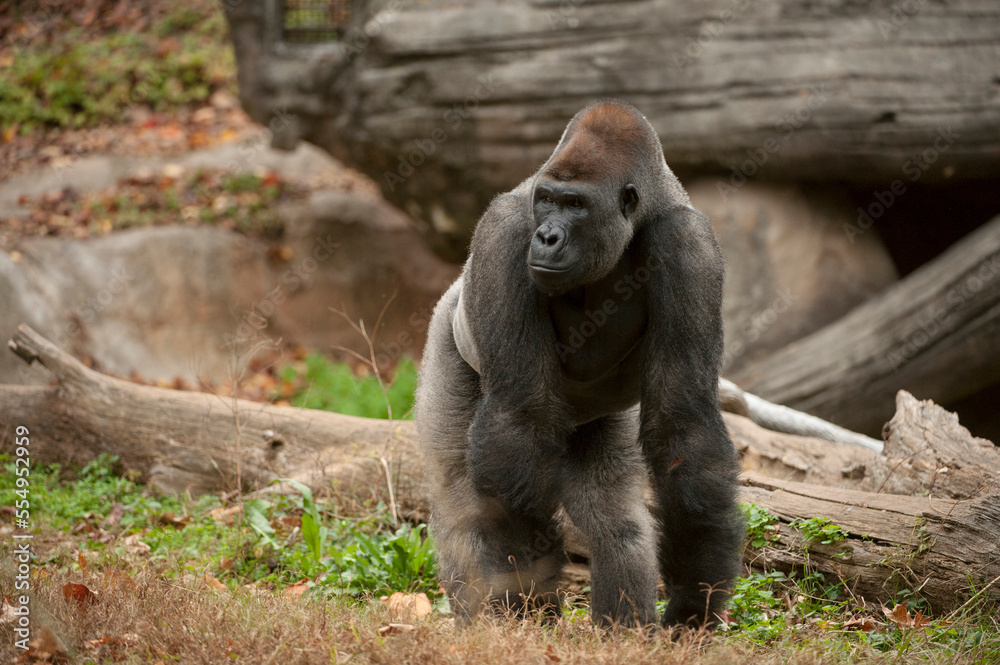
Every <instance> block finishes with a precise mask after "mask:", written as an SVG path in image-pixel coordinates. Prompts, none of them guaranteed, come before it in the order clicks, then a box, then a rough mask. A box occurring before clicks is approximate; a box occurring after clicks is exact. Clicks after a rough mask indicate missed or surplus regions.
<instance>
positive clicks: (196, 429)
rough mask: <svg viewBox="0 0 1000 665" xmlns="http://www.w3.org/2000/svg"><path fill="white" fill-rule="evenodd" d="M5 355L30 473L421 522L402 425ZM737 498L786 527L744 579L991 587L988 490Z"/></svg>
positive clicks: (761, 484)
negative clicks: (388, 512)
mask: <svg viewBox="0 0 1000 665" xmlns="http://www.w3.org/2000/svg"><path fill="white" fill-rule="evenodd" d="M10 346H11V348H12V350H13V351H14V352H15V353H17V354H18V355H19V356H20V357H22V358H23V359H25V360H27V361H29V362H31V361H34V360H38V361H40V362H41V363H42V364H43V365H44V366H45V367H46V368H48V369H49V370H51V371H52V372H53V373H54V374H55V376H56V378H57V380H58V384H57V385H52V386H44V387H40V386H0V443H2V445H3V446H4V447H5V448H7V449H10V448H11V447H12V446H13V440H14V436H15V432H16V428H17V427H19V426H24V427H27V428H28V430H29V438H30V441H31V443H30V444H29V445H30V451H31V457H32V460H33V461H37V462H45V461H60V462H66V461H80V462H82V461H86V460H89V459H91V458H93V457H94V456H95V455H97V454H98V453H101V452H108V453H114V454H116V455H119V456H120V457H121V458H122V462H123V464H124V466H125V467H126V468H130V469H135V470H137V471H140V472H141V473H143V474H144V475H145V478H146V480H147V482H149V483H150V484H151V485H153V486H154V487H157V488H158V489H160V490H163V491H168V492H182V491H185V490H187V491H191V492H193V493H202V492H212V491H219V490H228V489H232V488H234V487H236V486H237V484H239V485H240V486H241V487H243V488H244V489H248V490H251V489H258V488H264V487H266V486H267V484H268V483H270V482H271V481H273V480H276V479H279V478H292V479H296V480H299V481H301V482H304V483H306V484H308V485H310V486H312V487H313V488H315V489H317V490H328V489H329V488H331V486H332V485H334V484H335V485H336V487H337V489H338V490H339V491H342V492H349V493H354V494H356V495H360V496H370V495H371V493H373V492H377V493H381V492H382V491H383V488H385V487H386V482H385V477H386V475H385V472H386V471H387V470H391V473H392V478H393V486H394V487H395V490H396V492H395V497H396V498H397V500H398V503H399V504H400V507H401V508H402V509H404V510H407V509H409V510H414V511H417V512H418V513H422V512H423V510H424V509H425V508H426V505H427V502H426V498H425V494H424V491H423V488H422V486H421V473H420V462H419V458H418V456H417V455H416V451H415V440H414V433H413V427H412V423H409V422H399V423H393V422H389V421H379V420H370V419H366V418H354V417H351V416H344V415H339V414H333V413H326V412H322V411H313V410H309V409H294V408H289V407H276V406H271V405H267V404H260V403H257V402H249V401H245V400H235V399H227V398H220V397H216V396H213V395H209V394H205V393H190V392H180V391H174V390H167V389H162V388H155V387H148V386H140V385H136V384H132V383H128V382H126V381H122V380H119V379H113V378H110V377H107V376H103V375H101V374H98V373H97V372H94V371H93V370H90V369H88V368H87V367H85V366H84V365H82V364H81V363H79V362H78V361H76V360H75V359H73V358H72V357H70V356H69V355H67V354H66V353H64V352H62V351H61V350H60V349H58V348H57V347H55V346H54V345H53V344H51V343H50V342H48V341H47V340H45V339H44V338H42V337H41V336H40V335H38V334H37V333H35V332H34V331H32V330H31V329H30V328H27V327H26V326H21V327H20V328H19V329H18V332H17V334H16V335H15V337H14V339H13V340H12V341H11V343H10ZM907 405H908V406H907V409H908V410H907V411H906V412H905V413H907V414H910V415H907V416H905V417H903V418H902V419H901V421H900V422H898V423H897V424H896V425H895V428H896V430H897V431H898V432H899V433H900V436H907V437H909V439H908V440H910V441H911V442H912V443H911V444H910V445H911V446H912V445H915V446H918V447H919V445H920V443H919V441H918V440H917V439H919V435H918V434H916V432H917V431H918V430H919V427H920V426H919V424H916V423H913V422H912V419H913V417H914V415H913V414H917V415H920V414H924V413H925V412H926V411H927V409H926V408H925V407H918V406H913V405H912V404H909V403H907ZM726 420H727V423H728V425H729V428H730V431H731V433H732V435H733V438H734V440H735V441H736V443H737V445H738V446H739V447H740V448H741V449H742V450H743V451H744V456H745V459H748V458H749V459H750V460H751V463H750V466H752V467H753V468H760V469H766V470H768V471H769V472H771V473H774V474H777V475H779V476H784V477H787V476H793V477H800V478H808V479H811V480H824V481H829V482H830V483H831V484H843V483H850V482H854V481H856V480H858V478H855V477H854V476H853V475H852V474H854V473H855V472H856V471H857V464H858V463H859V462H858V460H859V459H860V460H867V461H868V463H869V464H871V463H874V462H873V460H875V459H877V458H878V457H879V456H878V455H876V454H875V453H873V452H871V451H869V450H865V449H862V448H859V447H856V446H850V445H846V444H836V443H831V442H828V441H822V440H818V439H806V438H803V437H796V436H792V435H788V434H781V433H778V432H772V431H768V430H763V429H761V428H759V427H758V426H757V425H754V424H753V423H752V422H750V421H749V420H748V419H746V418H743V417H741V416H737V415H733V414H726ZM921 422H923V421H921ZM955 426H956V427H957V423H955ZM965 435H966V436H967V435H968V433H967V432H966V433H965ZM921 440H926V439H921ZM947 448H948V447H947V446H945V445H937V446H936V449H941V450H945V449H947ZM903 449H905V447H903V448H900V450H903ZM918 452H920V451H918ZM952 454H953V455H960V454H961V453H960V452H954V453H952ZM911 457H915V456H914V455H911ZM935 459H943V458H941V457H940V456H939V457H938V458H935ZM979 461H980V465H981V466H983V467H984V468H983V473H985V474H990V473H992V474H998V473H1000V460H997V461H994V460H991V459H990V458H989V457H988V456H981V458H980V460H979ZM994 462H995V464H996V466H991V465H993V464H994ZM886 463H888V461H887V462H886ZM861 464H862V466H863V465H864V462H861ZM845 465H846V466H845ZM845 470H846V472H845ZM861 476H862V479H863V477H864V473H863V472H862V474H861ZM838 477H839V482H838ZM985 477H987V478H990V477H996V475H994V476H989V475H987V476H985ZM968 481H969V478H968V477H965V478H963V482H968ZM979 484H982V483H979ZM742 500H743V501H752V502H754V503H757V504H758V505H761V506H764V507H766V508H768V509H769V510H770V511H771V512H772V513H773V514H775V515H776V516H777V517H779V518H780V519H781V520H782V522H783V524H782V526H781V527H780V531H779V533H780V538H779V539H778V540H777V541H775V542H774V543H772V544H771V545H769V546H768V547H766V548H764V549H763V550H754V551H750V552H748V555H747V558H746V561H747V563H748V564H750V565H752V566H758V567H759V566H762V565H768V566H778V567H782V568H791V567H795V566H801V565H802V564H804V563H805V561H806V552H807V551H808V560H809V565H810V566H812V567H813V568H815V569H817V570H819V571H821V572H824V573H832V574H839V575H842V576H843V577H844V578H845V579H849V580H850V582H851V584H852V585H853V588H856V589H857V591H856V593H863V594H864V595H866V597H869V598H875V599H881V600H888V599H889V598H891V597H892V595H893V594H894V593H895V590H896V589H897V588H903V587H910V588H914V587H917V586H920V585H923V587H922V589H921V593H922V594H924V595H925V596H926V597H927V598H928V599H929V600H930V602H931V603H932V607H933V608H935V609H936V610H938V609H944V608H946V607H951V606H953V605H954V604H955V602H956V600H960V599H961V598H962V597H963V596H962V593H963V591H964V590H965V589H966V588H967V587H968V583H969V580H970V576H971V580H972V581H973V582H976V583H977V584H982V583H984V582H986V581H989V580H990V579H992V578H993V577H995V576H996V575H997V574H998V573H1000V560H998V559H997V556H996V555H997V544H996V543H997V533H1000V493H997V492H996V488H995V487H994V490H993V492H992V493H989V494H986V495H984V496H982V497H981V498H977V499H973V500H953V499H944V498H933V499H929V498H926V497H925V498H913V497H906V496H895V495H884V494H875V493H869V492H858V491H853V490H845V489H840V488H835V487H829V486H821V485H807V484H804V483H796V482H790V481H783V480H777V479H773V478H768V477H766V476H763V475H762V474H759V473H756V472H752V471H751V472H748V474H747V484H746V487H745V488H744V490H743V495H742ZM812 517H828V518H830V519H831V521H832V522H833V523H835V524H838V525H841V526H843V527H844V528H846V529H847V530H848V531H849V532H850V533H851V537H849V538H848V539H847V540H845V541H843V542H839V543H836V544H834V545H830V546H823V545H819V544H816V543H811V542H810V543H805V542H804V541H803V540H802V537H801V535H800V534H799V533H798V532H797V531H796V530H795V529H792V528H791V527H789V526H788V525H787V523H788V522H790V521H791V520H793V519H795V518H805V519H807V518H812ZM863 535H864V536H868V537H870V538H869V539H866V538H862V537H861V536H863ZM570 542H573V539H572V538H570ZM578 553H582V550H578Z"/></svg>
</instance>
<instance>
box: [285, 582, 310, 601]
mask: <svg viewBox="0 0 1000 665" xmlns="http://www.w3.org/2000/svg"><path fill="white" fill-rule="evenodd" d="M307 581H308V580H307V579H306V580H302V581H301V582H296V583H295V584H292V585H289V586H287V587H285V591H284V596H285V597H286V598H298V597H299V596H301V595H302V594H304V593H305V592H306V591H308V590H309V585H308V584H307V583H306V582H307Z"/></svg>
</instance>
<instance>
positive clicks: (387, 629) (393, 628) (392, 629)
mask: <svg viewBox="0 0 1000 665" xmlns="http://www.w3.org/2000/svg"><path fill="white" fill-rule="evenodd" d="M416 629H417V627H416V626H414V625H412V624H409V623H390V624H388V625H386V626H382V627H381V628H379V629H378V634H379V635H381V636H383V637H385V636H386V635H398V634H400V633H412V632H413V631H415V630H416Z"/></svg>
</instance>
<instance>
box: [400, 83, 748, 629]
mask: <svg viewBox="0 0 1000 665" xmlns="http://www.w3.org/2000/svg"><path fill="white" fill-rule="evenodd" d="M723 272H724V268H723V262H722V256H721V253H720V251H719V247H718V245H717V243H716V240H715V236H714V233H713V230H712V226H711V224H710V222H709V220H708V219H707V218H706V217H705V216H703V215H702V214H701V213H699V212H698V211H697V210H695V209H693V208H692V207H691V203H690V200H689V199H688V196H687V193H686V192H685V191H684V188H683V187H682V186H681V184H680V182H679V181H678V180H677V178H676V177H675V176H674V174H673V173H672V172H671V171H670V169H669V168H668V167H667V164H666V161H665V160H664V157H663V150H662V147H661V145H660V141H659V138H658V136H657V135H656V132H655V130H654V129H653V128H652V126H651V125H650V124H649V122H648V121H647V120H646V119H645V117H643V116H642V115H641V114H640V113H639V112H638V111H637V110H636V109H634V108H633V107H632V106H629V105H627V104H625V103H622V102H618V101H605V102H600V103H596V104H593V105H591V106H588V107H587V108H585V109H583V110H582V111H580V112H579V113H578V114H577V115H576V116H575V117H574V118H573V119H572V120H571V121H570V123H569V125H568V126H567V127H566V130H565V131H564V133H563V135H562V138H561V140H560V141H559V144H558V146H557V147H556V149H555V152H553V153H552V156H551V157H550V158H549V160H548V161H547V162H546V163H545V164H544V165H543V166H542V167H541V169H539V171H538V172H537V173H535V174H534V175H533V176H531V177H530V178H528V179H527V180H525V181H524V182H523V183H521V184H520V185H519V186H518V187H517V188H516V189H514V190H513V191H511V192H508V193H506V194H501V195H499V196H497V197H496V198H495V199H494V200H493V202H492V203H491V204H490V206H489V208H488V209H487V210H486V212H485V213H484V215H483V216H482V218H481V219H480V221H479V224H478V225H477V227H476V230H475V233H474V236H473V239H472V244H471V247H470V255H469V258H468V261H467V262H466V264H465V267H464V269H463V272H462V275H461V277H460V278H459V279H458V280H457V281H456V282H455V284H454V285H452V286H451V288H450V289H449V290H448V291H447V292H446V293H445V294H444V296H443V297H442V298H441V301H440V302H439V303H438V305H437V307H436V308H435V310H434V314H433V317H432V320H431V324H430V329H429V333H428V342H427V347H426V349H425V352H424V360H423V365H422V368H421V371H420V379H419V385H418V389H417V403H416V409H415V414H416V420H417V428H418V433H419V441H420V447H421V450H422V454H423V456H424V459H425V468H426V477H427V480H428V484H429V492H430V497H431V529H432V531H433V533H434V535H435V538H436V541H437V548H438V556H439V570H440V577H441V581H442V584H443V586H444V588H445V590H446V591H447V593H448V596H449V599H450V601H451V604H452V608H453V610H454V612H455V614H456V617H457V618H458V620H459V621H460V623H465V622H468V621H469V620H470V619H471V618H472V617H474V616H475V615H476V614H477V613H478V612H480V611H481V610H483V609H484V608H485V609H487V610H488V611H491V612H495V613H503V612H515V613H521V612H528V611H539V610H540V611H542V612H544V613H547V614H548V615H550V616H558V614H559V612H560V598H559V595H558V592H557V585H558V580H559V575H560V572H561V569H562V567H563V564H564V563H565V555H564V553H563V542H562V529H561V528H560V519H561V518H562V515H563V511H564V512H565V517H568V518H569V519H570V520H571V521H572V522H573V523H574V524H575V525H576V526H577V527H578V528H579V530H580V531H582V533H583V534H584V535H585V537H586V539H587V545H588V547H589V550H590V556H591V559H590V566H591V577H592V585H591V586H592V597H591V606H592V613H593V617H594V621H595V622H597V623H599V624H601V625H621V626H635V625H646V624H651V623H655V622H656V605H655V603H656V598H657V583H658V575H659V576H662V578H663V581H664V583H665V585H666V587H667V592H668V595H669V597H670V602H669V604H668V606H667V609H666V612H665V614H664V616H663V618H662V620H661V623H662V625H663V626H664V627H668V628H672V627H675V626H679V625H690V626H700V625H705V624H709V625H710V624H712V622H713V621H714V620H715V617H716V616H717V614H718V613H719V612H721V610H722V608H723V606H724V604H725V602H726V599H727V588H728V586H729V585H730V584H731V582H732V580H733V578H734V577H735V576H736V574H737V571H738V566H739V551H738V550H739V547H740V545H741V541H742V537H743V524H742V522H741V519H740V517H739V514H738V511H737V507H736V477H737V474H738V470H739V467H738V460H737V455H736V451H735V448H734V446H733V444H732V442H731V441H730V439H729V436H728V434H727V431H726V428H725V425H724V424H723V420H722V416H721V414H720V411H719V405H718V380H719V369H720V363H721V359H722V349H723V346H722V314H721V305H722V282H723ZM650 497H651V498H652V501H651V502H650V501H649V499H650ZM650 503H651V505H652V506H653V512H652V513H650V508H649V507H648V506H649V505H650ZM657 561H658V563H659V565H658V566H657Z"/></svg>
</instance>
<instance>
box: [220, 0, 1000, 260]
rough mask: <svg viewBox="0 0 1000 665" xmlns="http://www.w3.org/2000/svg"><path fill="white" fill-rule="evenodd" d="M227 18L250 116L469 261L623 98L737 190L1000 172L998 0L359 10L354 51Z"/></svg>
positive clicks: (691, 162) (367, 3) (259, 22)
mask: <svg viewBox="0 0 1000 665" xmlns="http://www.w3.org/2000/svg"><path fill="white" fill-rule="evenodd" d="M225 9H226V15H227V18H228V20H229V25H230V34H231V36H232V39H233V44H234V47H235V53H236V62H237V66H238V75H239V85H240V98H241V100H242V102H243V106H244V108H245V109H247V111H248V112H249V114H250V115H251V117H253V118H254V119H255V120H257V121H258V122H261V123H262V124H270V126H271V127H272V129H273V130H274V131H275V135H276V142H277V143H278V144H281V145H294V143H295V142H296V141H297V140H299V139H300V138H304V139H306V140H308V141H310V142H312V143H315V144H317V145H319V146H321V147H323V148H325V149H327V150H329V151H330V152H331V153H332V154H333V155H334V156H335V157H337V158H338V159H340V160H342V161H344V162H345V163H347V164H349V165H351V166H353V167H355V168H357V169H359V170H361V171H363V172H364V173H367V174H368V175H370V176H371V177H372V178H374V179H375V180H376V181H377V182H378V183H379V184H380V185H381V186H382V190H383V193H384V194H385V196H386V198H387V199H389V200H390V201H391V202H392V203H393V204H395V205H397V206H398V207H400V208H402V209H404V210H406V211H407V212H408V213H410V214H411V215H412V216H414V217H416V218H419V219H421V220H423V221H424V222H425V223H427V224H428V225H429V226H431V227H432V228H434V229H435V230H436V231H438V232H439V233H441V234H445V235H452V236H454V237H455V242H454V245H453V247H452V248H453V249H454V251H455V252H456V253H457V254H459V255H461V254H463V253H464V249H465V242H464V240H465V239H467V237H468V235H470V233H471V229H472V227H473V225H474V223H475V221H476V219H478V217H479V215H480V214H481V213H482V211H483V210H484V209H485V208H486V205H487V204H488V203H489V201H490V199H491V198H492V197H493V196H494V195H495V194H496V193H497V192H501V191H506V190H508V189H511V188H512V187H513V186H515V185H516V184H517V183H518V182H520V181H521V179H523V178H524V177H525V176H526V175H527V174H529V173H531V172H532V171H533V170H534V169H535V168H537V166H538V164H540V163H542V162H544V161H545V159H546V158H547V157H548V155H549V153H550V152H551V150H552V146H553V145H555V143H556V142H557V140H558V139H559V136H560V133H561V132H562V129H563V127H564V126H565V124H566V120H567V119H568V118H569V117H571V116H572V115H573V114H574V113H575V112H576V111H577V110H579V109H580V108H581V107H582V106H584V105H586V104H587V103H588V102H589V101H592V100H594V99H599V98H603V97H620V98H623V99H626V100H628V101H631V102H634V103H635V104H637V105H638V106H639V108H640V109H642V111H643V112H644V113H645V114H646V116H647V117H648V118H649V119H650V121H651V122H652V123H653V125H654V127H655V128H656V130H657V132H658V133H659V135H660V137H661V139H662V141H663V147H664V151H665V153H666V157H667V163H668V164H670V165H671V167H672V168H674V169H675V170H682V171H684V172H691V171H695V170H697V171H701V172H705V173H712V172H714V173H717V174H719V175H722V176H724V178H725V180H724V182H725V183H726V184H729V183H730V178H731V177H732V178H734V179H736V180H735V181H736V182H737V186H739V184H741V183H742V180H740V179H742V178H743V177H744V173H741V172H740V169H744V172H745V173H754V172H756V171H757V166H758V165H760V164H763V163H764V160H766V165H764V166H763V167H762V168H761V171H762V172H764V173H766V176H767V177H769V178H772V179H784V180H796V181H801V180H805V179H809V180H814V181H822V182H829V181H832V180H841V181H846V182H853V183H858V184H862V185H880V186H882V185H887V184H888V183H890V182H892V181H893V180H896V179H899V178H908V177H909V176H910V175H911V172H912V170H913V169H915V168H917V167H918V166H919V167H923V168H925V169H926V170H925V171H923V172H922V179H923V181H924V182H943V181H945V180H946V179H947V178H949V176H951V175H952V173H955V174H959V177H962V178H995V177H997V176H998V175H1000V160H998V159H997V157H998V155H1000V135H998V134H997V132H996V124H995V118H996V114H997V112H998V111H1000V97H997V95H996V94H995V91H996V87H997V79H996V78H995V77H996V70H997V63H998V55H997V50H996V48H997V46H998V45H1000V37H998V35H1000V15H998V14H997V13H996V12H995V11H993V7H992V5H990V3H989V2H988V0H976V1H972V2H967V3H962V4H955V3H950V4H947V5H938V4H935V3H918V5H917V6H915V8H914V9H913V11H901V10H899V9H898V7H890V6H888V5H885V4H881V3H866V4H864V5H863V6H862V5H859V4H857V3H847V4H837V3H834V4H831V3H816V2H812V1H811V0H788V1H786V2H783V3H781V5H780V6H776V5H770V4H766V3H748V2H734V1H733V0H708V1H700V2H694V1H690V0H689V1H686V2H677V1H675V0H640V1H638V2H636V1H624V0H618V1H614V0H612V1H604V2H584V1H583V0H568V1H567V0H563V1H562V2H557V1H555V0H545V1H533V2H528V1H527V0H513V1H509V2H503V3H484V2H479V1H478V0H447V1H445V0H427V1H425V2H376V1H375V0H359V1H358V2H355V3H353V7H352V12H351V13H350V14H349V19H348V20H347V21H345V22H343V23H341V24H339V25H334V26H331V28H332V29H330V30H329V32H330V33H331V34H333V33H334V32H335V31H337V30H339V31H340V32H341V33H342V34H341V36H340V37H339V38H338V39H337V40H330V41H325V42H322V43H318V44H305V45H304V44H298V43H293V39H292V38H293V36H294V35H290V34H287V33H290V32H292V31H291V30H286V29H284V28H283V26H282V19H281V16H280V12H278V11H275V10H274V5H273V3H270V2H268V1H267V0H244V1H243V2H231V3H225ZM790 63H793V66H789V64H790ZM914 63H935V64H934V66H914ZM956 73H960V75H956ZM920 155H932V156H933V157H923V158H921V157H920ZM754 160H756V161H754ZM924 160H929V163H928V162H925V161H924ZM751 169H752V170H751ZM918 173H919V171H918Z"/></svg>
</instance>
